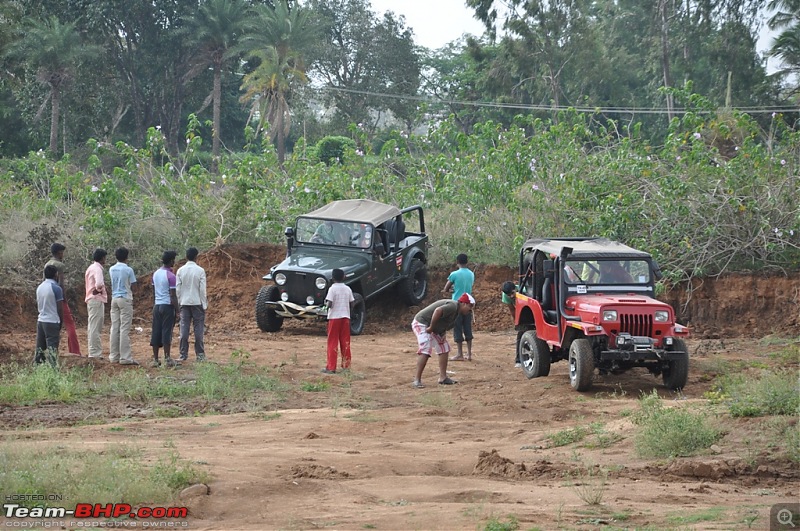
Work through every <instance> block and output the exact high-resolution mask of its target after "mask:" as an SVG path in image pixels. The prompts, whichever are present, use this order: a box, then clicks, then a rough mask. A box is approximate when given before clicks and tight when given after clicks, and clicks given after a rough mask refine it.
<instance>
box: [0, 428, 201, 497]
mask: <svg viewBox="0 0 800 531" xmlns="http://www.w3.org/2000/svg"><path fill="white" fill-rule="evenodd" d="M142 454H143V452H142V451H141V449H139V448H137V447H134V446H129V445H113V446H109V447H107V448H105V449H104V450H103V451H102V452H87V451H85V450H81V451H80V452H77V451H71V450H68V449H66V448H64V447H57V446H51V447H46V448H43V447H36V448H24V447H20V446H19V445H18V444H14V443H2V444H0V477H2V478H3V489H4V491H5V492H18V493H27V494H41V495H48V494H52V493H58V494H60V495H63V496H64V499H67V500H81V499H84V500H92V501H93V502H95V503H101V504H105V503H118V502H119V501H120V500H125V502H126V503H130V504H132V505H136V504H143V503H151V504H154V503H169V502H171V501H172V500H174V499H175V494H176V493H177V491H178V490H179V489H182V488H184V487H186V486H188V485H191V484H194V483H200V482H207V481H208V479H209V476H208V474H207V473H205V472H203V471H199V470H197V469H196V468H195V467H194V466H193V465H192V464H191V463H188V462H186V461H183V460H181V459H180V457H179V455H178V454H177V452H175V451H174V450H170V451H168V452H167V453H166V454H165V455H163V456H162V457H161V458H160V459H158V461H157V462H156V463H155V464H154V465H152V466H148V465H147V464H146V462H145V460H143V459H142V457H143V456H142ZM42 503H43V502H42V501H41V500H28V501H25V500H23V501H20V504H22V505H25V506H27V507H33V506H38V505H41V504H42ZM45 503H47V502H45ZM55 503H57V504H59V503H61V502H55Z"/></svg>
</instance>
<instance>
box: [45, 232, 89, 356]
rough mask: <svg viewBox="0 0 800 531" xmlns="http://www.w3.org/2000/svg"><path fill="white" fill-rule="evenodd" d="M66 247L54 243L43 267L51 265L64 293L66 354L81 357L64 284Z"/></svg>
mask: <svg viewBox="0 0 800 531" xmlns="http://www.w3.org/2000/svg"><path fill="white" fill-rule="evenodd" d="M65 250H66V247H65V246H64V245H63V244H60V243H54V244H53V245H51V246H50V252H51V253H52V255H53V258H51V259H50V261H49V262H47V263H46V264H45V267H47V266H49V265H51V266H53V267H55V268H56V270H57V271H58V274H57V275H56V282H57V283H58V285H59V286H61V289H62V290H63V291H64V328H65V329H66V331H67V352H69V353H71V354H75V355H76V356H81V345H80V343H78V332H77V331H76V330H75V320H74V319H73V318H72V312H71V311H70V309H69V304H68V303H67V287H66V285H65V284H66V283H65V282H64V270H65V266H64V251H65Z"/></svg>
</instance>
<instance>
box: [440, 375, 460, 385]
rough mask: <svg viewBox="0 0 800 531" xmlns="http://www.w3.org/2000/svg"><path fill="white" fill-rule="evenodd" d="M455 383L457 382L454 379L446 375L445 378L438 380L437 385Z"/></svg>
mask: <svg viewBox="0 0 800 531" xmlns="http://www.w3.org/2000/svg"><path fill="white" fill-rule="evenodd" d="M457 383H458V382H457V381H456V380H451V379H450V377H449V376H448V377H447V378H445V379H444V380H442V381H441V382H439V385H453V384H457Z"/></svg>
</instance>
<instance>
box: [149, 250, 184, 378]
mask: <svg viewBox="0 0 800 531" xmlns="http://www.w3.org/2000/svg"><path fill="white" fill-rule="evenodd" d="M177 255H178V253H176V252H175V251H164V254H163V255H162V256H161V263H162V264H164V265H163V266H162V267H161V268H160V269H157V270H156V272H155V273H153V291H154V295H155V305H154V306H153V332H152V334H151V336H150V346H151V347H153V363H152V366H153V367H158V366H160V365H161V362H160V361H158V351H159V349H160V348H161V347H164V363H165V364H166V365H167V367H175V366H176V365H179V363H178V362H177V361H175V360H173V359H172V358H171V357H170V347H171V345H172V328H173V327H174V326H175V320H176V319H177V318H178V317H179V316H180V313H181V309H180V306H178V296H177V295H176V293H175V285H176V278H175V273H173V272H172V267H173V266H174V265H175V257H176V256H177Z"/></svg>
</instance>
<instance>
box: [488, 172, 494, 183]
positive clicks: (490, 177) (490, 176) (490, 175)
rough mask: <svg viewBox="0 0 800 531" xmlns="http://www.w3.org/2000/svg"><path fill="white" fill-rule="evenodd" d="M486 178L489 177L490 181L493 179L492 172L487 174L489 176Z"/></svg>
mask: <svg viewBox="0 0 800 531" xmlns="http://www.w3.org/2000/svg"><path fill="white" fill-rule="evenodd" d="M488 179H489V180H490V181H491V180H492V179H494V177H492V174H491V173H490V174H489V177H488Z"/></svg>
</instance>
